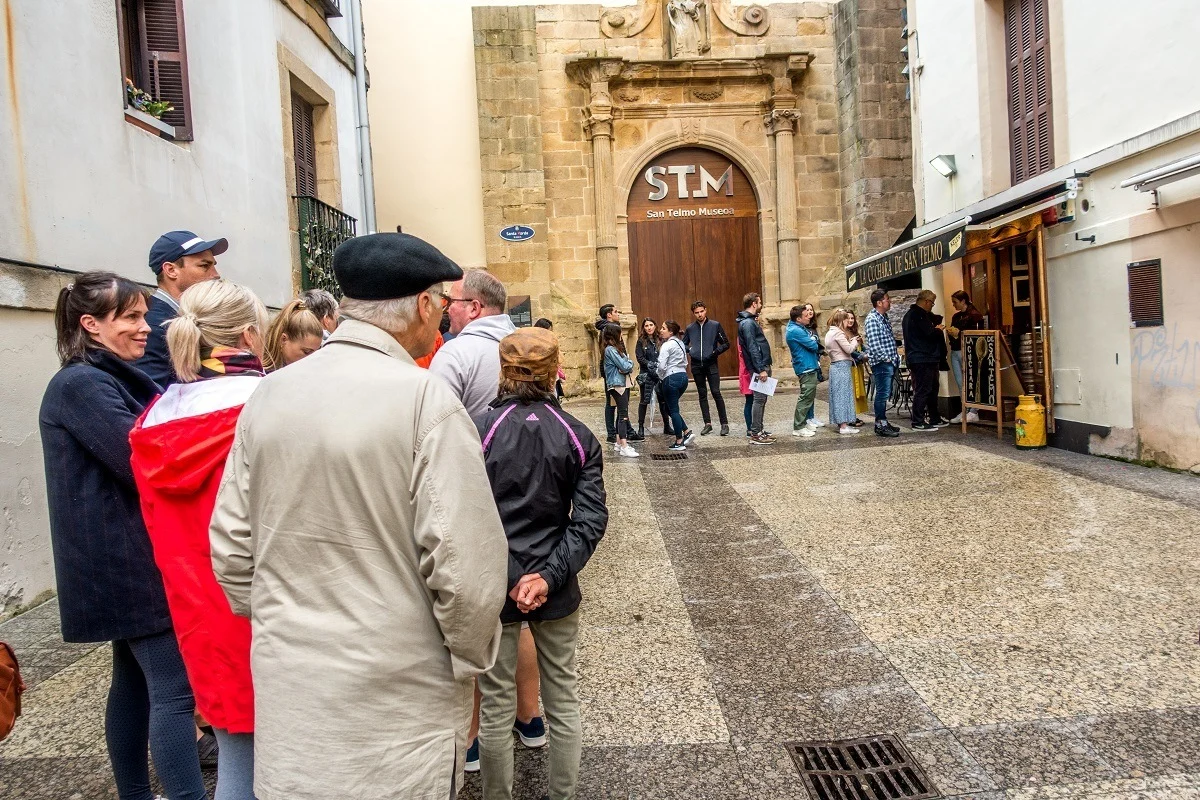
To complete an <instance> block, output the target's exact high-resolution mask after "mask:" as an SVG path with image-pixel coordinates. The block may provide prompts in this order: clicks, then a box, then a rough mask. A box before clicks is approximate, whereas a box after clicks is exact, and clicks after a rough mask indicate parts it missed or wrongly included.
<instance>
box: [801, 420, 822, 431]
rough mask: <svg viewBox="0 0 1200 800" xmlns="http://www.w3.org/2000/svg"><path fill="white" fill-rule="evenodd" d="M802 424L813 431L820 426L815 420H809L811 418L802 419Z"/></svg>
mask: <svg viewBox="0 0 1200 800" xmlns="http://www.w3.org/2000/svg"><path fill="white" fill-rule="evenodd" d="M804 426H805V427H806V428H808V429H810V430H814V431H815V430H816V429H817V428H819V427H821V426H820V425H818V424H817V423H816V421H815V420H811V419H808V420H805V421H804Z"/></svg>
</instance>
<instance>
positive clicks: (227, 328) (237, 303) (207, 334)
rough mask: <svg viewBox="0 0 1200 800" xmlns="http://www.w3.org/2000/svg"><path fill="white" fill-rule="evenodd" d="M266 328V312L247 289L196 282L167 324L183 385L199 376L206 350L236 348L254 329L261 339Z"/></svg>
mask: <svg viewBox="0 0 1200 800" xmlns="http://www.w3.org/2000/svg"><path fill="white" fill-rule="evenodd" d="M266 328H267V309H266V307H265V306H264V305H263V304H262V301H261V300H259V299H258V297H257V296H256V295H255V294H254V292H252V291H250V290H249V289H247V288H246V287H245V286H239V285H238V284H236V283H227V282H226V281H205V282H204V283H197V284H196V285H195V286H192V287H191V288H189V289H188V290H187V291H185V292H184V293H183V296H182V297H180V298H179V315H178V316H177V317H175V319H173V320H171V321H170V322H169V323H168V325H167V350H168V351H169V352H170V354H171V365H172V366H173V367H174V368H175V375H176V377H178V378H179V380H180V381H181V382H182V383H190V382H191V381H194V380H197V379H198V378H199V377H200V357H201V352H202V351H203V350H204V349H205V348H212V347H237V346H238V342H239V340H240V339H241V336H242V334H243V333H245V332H246V331H250V330H253V331H254V332H255V333H256V334H257V335H258V337H259V339H260V341H261V338H262V336H263V334H264V332H265V331H266Z"/></svg>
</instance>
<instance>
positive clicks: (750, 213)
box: [627, 148, 762, 377]
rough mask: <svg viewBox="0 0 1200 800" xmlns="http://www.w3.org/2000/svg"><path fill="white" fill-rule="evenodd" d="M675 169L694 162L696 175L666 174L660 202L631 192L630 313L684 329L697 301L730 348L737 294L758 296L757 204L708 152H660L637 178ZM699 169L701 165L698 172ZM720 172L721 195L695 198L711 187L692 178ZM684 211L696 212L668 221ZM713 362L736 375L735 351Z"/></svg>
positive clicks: (733, 169) (736, 173) (737, 172)
mask: <svg viewBox="0 0 1200 800" xmlns="http://www.w3.org/2000/svg"><path fill="white" fill-rule="evenodd" d="M679 164H682V165H685V167H684V168H686V167H687V166H693V165H695V166H696V167H697V171H696V172H695V173H683V174H682V175H681V174H680V173H681V169H680V168H679V167H678V166H675V171H674V172H672V173H670V174H668V175H666V176H665V179H666V183H667V184H668V185H669V190H670V191H669V194H670V195H671V196H668V197H665V198H663V200H664V201H665V202H663V203H662V204H661V205H658V204H657V201H654V200H652V199H648V197H649V196H646V197H643V196H642V195H643V194H645V193H644V192H640V191H639V190H638V187H635V191H634V192H631V193H630V202H629V223H628V226H627V230H628V234H629V282H630V290H631V294H632V301H633V308H632V311H633V313H635V314H636V315H637V317H638V322H639V324H640V322H641V320H642V319H643V318H645V317H651V318H653V319H654V320H655V321H656V322H658V323H659V325H661V324H662V323H663V321H664V320H667V319H673V320H675V321H676V322H678V323H679V325H680V327H681V328H687V326H688V325H689V324H691V323H692V322H693V321H694V318H693V317H692V311H691V307H692V303H693V302H694V301H696V300H703V301H704V303H705V305H706V306H707V307H708V316H709V319H713V320H716V321H717V322H720V323H721V325H722V326H723V327H724V328H725V333H726V335H728V336H729V340H730V343H731V344H733V343H734V340H735V339H736V337H737V324H736V323H737V314H738V312H739V311H741V310H742V297H743V296H744V295H745V294H746V293H747V292H760V293H761V291H762V259H761V244H760V242H761V239H760V234H759V221H758V204H757V202H756V200H755V197H754V193H753V189H752V187H751V186H750V184H749V181H748V180H747V179H746V176H745V175H744V174H743V173H742V171H741V169H740V168H738V167H737V166H736V165H735V164H732V162H730V161H728V160H727V159H725V158H724V157H723V156H721V155H719V154H717V153H714V152H712V151H709V150H703V149H700V148H686V149H682V150H676V151H672V152H669V153H666V154H664V155H662V156H659V158H657V159H655V160H654V161H652V162H651V163H650V165H648V167H647V169H646V170H645V171H644V172H643V177H644V176H646V175H647V174H648V173H649V170H650V169H651V168H653V167H655V166H660V167H666V168H670V166H672V165H679ZM700 166H703V167H705V170H704V172H703V173H701V172H699V167H700ZM726 171H728V172H729V177H728V181H727V182H726V183H725V184H724V185H723V186H721V188H720V190H718V191H708V193H707V196H699V195H697V192H698V191H703V190H705V189H706V188H707V189H712V188H713V187H712V186H711V183H712V181H710V182H709V184H710V185H709V186H708V187H705V185H704V183H703V180H702V178H698V177H697V176H703V175H709V176H712V177H713V178H715V177H716V176H720V175H723V174H725V172H726ZM661 174H662V173H661V172H660V173H657V174H656V175H655V174H651V175H650V177H657V176H658V175H661ZM677 178H678V180H677ZM689 179H690V181H691V182H690V183H688V182H687V181H688V180H689ZM658 185H659V186H661V184H658ZM651 188H654V187H653V185H652V186H651ZM685 189H686V190H687V191H686V192H685ZM660 193H661V192H660ZM685 194H686V195H687V196H686V197H685V196H684V195H685ZM671 209H677V210H676V211H672V210H671ZM690 212H695V213H696V215H695V216H682V217H675V216H673V214H681V215H682V214H688V213H690ZM652 214H653V215H655V216H651V215H652ZM658 214H665V218H664V217H659V216H656V215H658ZM718 363H719V365H720V369H721V375H722V376H727V377H736V376H737V374H738V364H737V354H736V347H731V348H730V350H729V352H728V353H726V354H725V355H724V356H722V357H721V359H720V361H719V362H718Z"/></svg>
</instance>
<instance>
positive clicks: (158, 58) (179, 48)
mask: <svg viewBox="0 0 1200 800" xmlns="http://www.w3.org/2000/svg"><path fill="white" fill-rule="evenodd" d="M140 6H141V7H140V16H141V19H140V20H139V22H140V23H141V24H140V27H141V35H142V41H141V57H142V65H143V68H144V69H145V75H146V83H147V85H146V86H143V87H142V88H143V89H145V90H146V91H147V92H149V93H150V94H151V95H153V96H154V98H155V99H156V100H167V101H169V102H170V103H171V105H172V106H174V107H175V110H174V111H168V112H167V113H166V114H163V116H162V121H163V122H165V123H167V124H168V125H171V126H174V128H175V138H176V139H183V140H187V141H190V140H191V138H192V108H191V100H192V98H191V92H190V91H189V89H188V68H187V44H186V42H185V41H184V26H183V0H141V3H140Z"/></svg>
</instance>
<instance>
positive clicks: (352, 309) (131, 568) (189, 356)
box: [40, 232, 686, 800]
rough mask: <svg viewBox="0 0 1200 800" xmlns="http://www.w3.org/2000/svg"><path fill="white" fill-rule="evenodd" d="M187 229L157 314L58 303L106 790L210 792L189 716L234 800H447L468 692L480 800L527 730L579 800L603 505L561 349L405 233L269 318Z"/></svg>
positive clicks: (80, 300)
mask: <svg viewBox="0 0 1200 800" xmlns="http://www.w3.org/2000/svg"><path fill="white" fill-rule="evenodd" d="M184 234H187V232H176V233H175V234H168V235H167V236H165V237H163V238H162V239H160V241H159V242H158V243H156V245H155V250H154V252H153V253H152V263H151V267H152V269H154V272H155V274H156V276H158V277H159V281H158V289H157V290H156V291H155V293H154V296H153V298H150V297H149V296H148V294H147V293H146V292H145V291H144V290H143V289H142V288H141V287H140V286H139V285H137V284H136V283H133V282H132V281H129V280H127V279H125V278H123V277H120V276H118V275H116V274H113V273H107V272H91V273H84V274H81V275H79V276H77V277H76V279H75V281H74V282H73V283H72V284H71V285H69V286H67V287H65V288H64V289H63V290H62V291H61V293H60V295H59V298H58V303H57V307H56V312H55V322H56V329H57V338H58V348H59V355H60V358H61V361H62V368H61V369H60V370H59V372H58V373H57V374H56V375H55V377H54V378H53V379H52V380H51V382H50V384H49V386H48V387H47V390H46V394H45V397H44V399H43V404H42V409H41V413H40V427H41V432H42V437H43V442H44V451H45V457H46V472H47V484H48V499H49V505H50V517H51V537H52V542H53V549H54V557H55V565H56V572H57V580H58V590H59V596H60V613H61V617H62V631H63V636H64V638H65V639H66V640H68V641H74V642H99V641H107V642H111V643H112V650H113V681H112V686H111V689H110V693H109V700H108V706H107V711H106V721H105V728H106V742H107V745H108V748H109V756H110V761H111V764H112V769H113V776H114V781H115V783H116V785H117V791H118V795H119V796H120V797H121V798H122V799H123V800H152V798H153V794H152V792H151V783H150V770H149V761H150V760H151V759H152V760H153V763H154V767H155V773H156V774H157V775H158V778H159V781H160V782H161V785H162V787H163V790H164V791H165V793H166V796H167V797H168V798H170V800H180V799H183V800H198V799H199V798H203V797H205V789H204V783H203V780H202V776H201V751H200V750H199V749H198V745H197V739H198V730H197V728H196V724H195V719H196V714H197V713H198V714H199V715H200V716H201V717H202V718H203V720H204V722H205V724H206V726H210V727H211V728H212V730H213V733H214V735H215V739H216V741H217V743H218V745H219V746H218V747H217V751H218V756H217V760H218V764H217V797H218V798H220V800H250V798H258V800H278V799H279V798H285V797H286V798H289V800H290V799H292V798H322V799H323V798H328V797H338V796H362V797H416V796H421V797H450V798H453V797H454V796H455V794H456V791H457V788H458V784H459V781H460V776H461V771H462V769H463V767H464V762H465V760H466V756H467V751H468V749H469V744H470V742H468V732H469V727H470V717H471V707H472V699H471V698H472V694H473V693H476V690H475V683H476V679H477V680H478V696H479V697H480V702H479V706H480V712H479V715H480V718H481V721H480V724H479V742H478V751H479V761H480V762H481V764H482V770H481V771H482V777H483V788H484V796H485V797H488V798H507V797H511V795H512V757H513V755H512V738H511V734H512V731H513V730H514V729H515V730H517V731H518V733H521V734H522V735H521V740H522V741H523V742H526V743H527V744H531V745H533V746H537V745H539V744H547V745H548V747H549V751H550V757H549V759H548V762H549V773H550V776H549V777H550V789H551V794H550V796H551V797H553V798H556V800H557V799H558V798H569V797H574V796H575V795H576V785H577V781H578V772H579V758H580V748H581V741H582V736H581V729H580V722H579V719H580V717H579V698H578V691H577V682H578V678H577V675H576V671H575V648H576V640H577V636H578V630H579V612H578V608H579V604H580V590H579V584H578V581H577V578H576V576H577V574H578V573H579V571H580V570H582V569H583V568H584V567H585V565H586V564H587V562H588V559H589V558H590V557H591V555H592V553H593V552H594V550H595V547H596V544H597V543H598V541H599V540H600V539H601V537H602V536H603V534H604V531H605V528H606V525H607V518H608V512H607V506H606V498H605V494H604V484H603V457H602V454H601V446H600V443H599V442H598V441H597V440H596V438H595V437H594V436H593V435H592V434H591V432H590V431H589V430H588V429H587V427H586V426H584V425H583V424H582V423H581V422H579V421H578V420H576V419H575V418H574V417H572V416H571V415H570V414H569V413H568V412H567V411H565V410H564V409H563V408H562V407H561V406H560V405H559V404H558V400H557V397H556V393H555V382H556V380H557V379H558V377H559V375H560V373H559V370H558V361H559V351H558V345H557V340H556V338H555V336H554V334H553V333H552V332H550V331H548V330H545V329H543V328H540V327H539V328H524V329H521V330H519V331H518V330H504V328H505V327H506V326H505V325H504V323H505V322H508V318H507V316H506V315H502V314H496V313H492V312H493V311H494V309H496V308H500V309H502V308H503V306H504V299H503V287H502V286H499V288H498V289H497V286H498V285H499V282H498V281H495V284H492V283H490V281H494V280H495V279H494V278H490V276H486V274H485V273H468V274H467V275H466V276H464V274H463V271H462V270H461V269H460V268H459V267H458V266H457V265H455V264H454V263H453V262H452V261H450V260H449V259H448V258H446V257H445V256H444V255H442V254H441V253H440V252H438V251H437V250H436V249H435V248H433V247H432V246H431V245H429V244H428V243H425V242H423V241H421V240H419V239H416V238H415V237H411V236H407V235H404V234H373V235H369V236H363V237H358V238H356V239H352V240H350V241H348V242H346V243H345V244H343V245H342V246H341V247H340V248H339V249H338V250H337V252H336V253H335V255H334V265H333V266H334V272H335V274H336V276H337V278H338V281H339V284H340V285H341V287H342V288H343V290H344V292H345V297H344V298H343V300H342V301H341V302H340V303H339V304H337V305H336V306H334V307H332V308H331V307H330V305H329V304H328V303H327V302H326V301H327V298H325V297H322V296H321V295H312V296H309V297H304V298H301V299H299V300H297V301H293V302H292V303H289V304H288V305H287V307H286V308H285V311H286V312H287V314H286V315H285V314H280V315H278V316H277V318H276V320H275V321H274V322H268V317H267V312H266V309H265V308H264V306H263V304H262V303H261V302H260V301H259V300H258V298H257V297H255V295H254V294H253V293H252V292H251V291H250V290H248V289H246V288H245V287H242V286H238V285H236V284H232V283H228V282H224V281H217V280H213V279H214V278H217V277H218V273H217V272H216V256H217V255H219V254H221V253H223V252H224V251H225V250H226V249H227V248H228V243H227V242H226V241H225V240H223V239H221V240H203V239H200V237H196V236H193V235H190V234H187V235H184ZM198 248H202V249H198ZM155 259H158V260H157V267H158V268H157V269H155V264H156V262H155ZM206 274H207V278H205V277H204V276H205V275H206ZM479 275H484V276H485V277H484V278H480V277H478V276H479ZM164 276H165V277H164ZM447 284H449V286H450V289H449V290H447V289H446V288H445V287H446V285H447ZM160 295H165V298H164V297H162V296H160ZM152 302H153V303H154V305H155V307H156V309H155V316H157V317H161V318H162V319H161V321H160V322H158V323H156V324H154V325H152V324H151V322H150V320H151V319H154V317H152V316H150V315H149V312H150V311H151V307H150V303H152ZM323 303H324V304H323ZM445 311H449V312H450V317H451V326H452V328H454V329H455V331H454V332H455V334H456V336H455V337H454V338H453V339H452V340H451V341H450V342H448V343H447V344H446V346H445V347H444V348H443V349H442V350H441V351H439V352H438V354H437V356H435V357H434V359H433V362H432V363H431V364H430V368H429V369H422V368H420V367H419V366H418V365H417V363H416V360H417V359H419V358H422V357H424V356H427V355H428V354H429V353H430V352H431V351H432V350H433V349H434V346H435V342H436V341H438V340H439V339H440V337H441V334H440V330H439V328H440V325H441V321H442V317H443V312H445ZM281 320H283V321H281ZM314 326H315V327H314ZM508 326H511V323H508ZM676 328H677V326H676ZM331 329H332V332H330V330H331ZM325 333H329V335H328V337H326V336H325ZM321 339H325V342H324V346H320V340H321ZM314 340H315V341H314ZM617 350H618V352H623V351H621V348H617ZM148 352H150V353H151V355H152V356H153V355H155V354H158V355H160V356H161V354H162V353H165V354H166V362H165V363H164V362H163V361H162V359H161V358H159V359H157V360H154V359H152V360H151V361H148V362H144V361H142V359H144V358H145V357H146V355H147V353H148ZM493 363H494V369H493V368H492V364H493ZM139 364H148V365H150V366H151V368H153V369H156V370H157V372H156V374H158V375H160V376H161V377H162V379H163V381H164V382H165V383H166V386H165V387H164V386H163V385H162V384H160V383H159V382H157V381H156V380H155V379H153V378H152V377H151V376H149V375H148V374H147V373H146V372H144V371H143V370H142V369H141V368H140V367H139ZM627 364H628V366H627ZM618 367H619V369H618V372H619V373H620V374H623V375H626V376H627V375H628V374H629V372H631V371H632V363H631V362H630V361H629V359H628V358H625V359H624V361H621V362H620V363H619V364H618ZM489 375H490V381H489ZM443 376H446V378H445V379H444V378H443ZM489 383H490V385H489ZM627 389H628V387H626V394H627ZM489 394H490V397H489V396H487V395H489ZM468 402H469V403H471V404H472V405H473V406H479V408H478V411H477V413H475V415H474V416H473V417H472V415H471V414H469V413H468V407H467V405H466V404H467V403H468ZM480 403H481V405H480ZM620 419H621V421H622V422H623V423H624V424H625V429H626V430H628V427H629V426H628V420H627V416H625V417H621V418H620ZM680 430H683V431H686V426H683V425H681V426H680ZM301 475H302V476H303V479H298V478H299V476H301ZM530 486H536V487H538V488H537V491H532V492H531V491H529V488H530ZM525 636H528V637H529V639H530V640H531V642H532V659H531V660H532V663H533V664H534V670H533V680H534V681H535V682H534V683H533V690H532V692H533V693H532V700H530V698H529V697H528V696H527V697H525V698H522V697H521V694H522V689H521V684H522V677H521V674H520V673H521V671H522V670H521V660H522V656H521V650H522V646H521V642H522V639H523V638H524V637H525ZM539 666H540V668H541V673H542V689H541V695H542V703H543V705H544V707H545V713H546V715H547V718H548V721H549V726H548V730H547V729H546V728H545V727H543V728H542V729H541V741H540V742H539V741H538V736H537V731H536V730H534V726H533V723H534V719H533V717H534V716H535V715H536V714H537V711H538V699H537V698H538V685H537V683H536V681H537V676H538V671H537V667H539ZM522 701H524V704H525V706H526V707H527V708H526V713H525V714H524V715H522V713H521V712H522V708H521V706H522ZM530 708H531V709H532V713H529V709H530ZM537 724H538V725H541V720H540V717H539V718H537ZM526 734H529V736H528V737H527V736H526ZM527 738H528V741H527ZM313 753H320V754H321V756H322V757H321V758H320V759H314V758H313V757H312V755H313Z"/></svg>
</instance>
